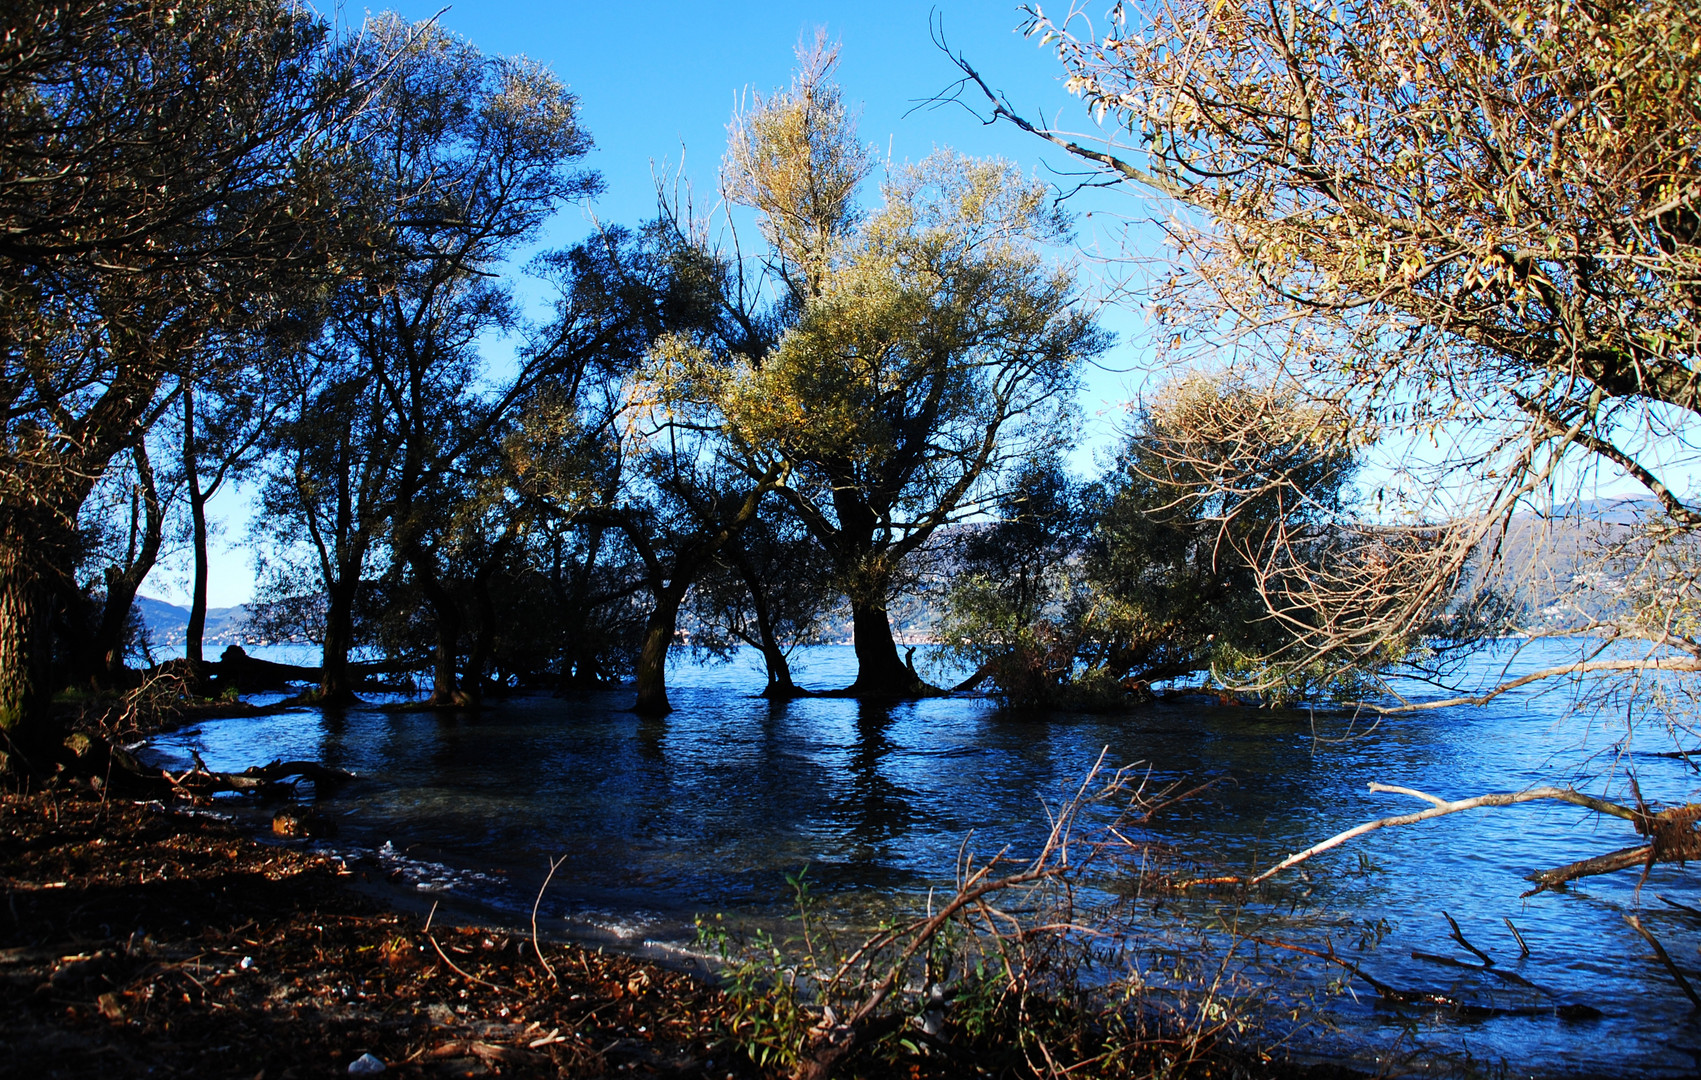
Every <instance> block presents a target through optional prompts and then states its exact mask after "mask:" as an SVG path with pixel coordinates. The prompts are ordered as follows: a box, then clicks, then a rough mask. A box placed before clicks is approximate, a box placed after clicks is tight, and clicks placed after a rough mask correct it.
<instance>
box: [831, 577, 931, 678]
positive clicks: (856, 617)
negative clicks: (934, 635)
mask: <svg viewBox="0 0 1701 1080" xmlns="http://www.w3.org/2000/svg"><path fill="white" fill-rule="evenodd" d="M851 631H852V634H853V640H854V642H855V644H856V682H854V683H852V684H851V686H850V689H849V690H848V691H847V692H848V693H849V694H850V695H851V696H853V697H861V698H874V699H879V698H913V697H919V696H921V695H923V694H925V693H927V691H928V689H929V688H928V686H927V684H926V683H923V682H922V681H921V679H920V678H918V677H917V676H916V673H915V672H914V671H912V670H911V669H910V668H909V667H908V666H907V665H906V664H905V663H904V662H903V661H902V660H900V659H898V645H897V642H896V641H894V640H893V638H892V624H891V621H890V620H889V619H888V618H887V616H886V601H885V599H884V597H881V598H879V599H875V598H873V597H870V598H868V599H866V600H852V601H851Z"/></svg>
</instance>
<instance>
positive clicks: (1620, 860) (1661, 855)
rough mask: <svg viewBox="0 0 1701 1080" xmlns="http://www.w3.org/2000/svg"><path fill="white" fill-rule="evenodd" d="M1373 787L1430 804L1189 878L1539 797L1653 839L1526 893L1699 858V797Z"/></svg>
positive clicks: (1268, 873)
mask: <svg viewBox="0 0 1701 1080" xmlns="http://www.w3.org/2000/svg"><path fill="white" fill-rule="evenodd" d="M1370 790H1371V791H1374V792H1386V793H1389V794H1394V795H1409V796H1411V797H1412V798H1415V799H1422V800H1423V801H1424V802H1427V803H1430V804H1431V805H1430V808H1429V809H1428V810H1420V811H1417V812H1416V813H1411V814H1395V815H1393V816H1391V817H1384V818H1377V819H1376V820H1375V821H1367V822H1365V823H1364V824H1362V825H1355V826H1353V827H1352V828H1350V829H1347V830H1346V831H1345V832H1339V833H1336V834H1335V835H1334V836H1331V837H1329V838H1328V839H1327V840H1324V841H1322V842H1320V843H1316V844H1313V845H1311V846H1310V847H1308V848H1306V849H1305V850H1304V851H1299V852H1295V853H1294V854H1292V855H1289V856H1288V857H1287V858H1285V859H1283V860H1282V861H1281V862H1279V863H1277V864H1276V865H1274V866H1272V867H1270V868H1269V869H1267V870H1265V871H1263V872H1262V873H1259V874H1256V875H1254V876H1252V877H1250V878H1243V877H1235V876H1224V877H1212V878H1201V879H1198V880H1196V881H1192V882H1187V883H1185V884H1186V885H1207V884H1213V885H1217V884H1223V885H1226V884H1233V885H1248V886H1250V885H1258V884H1261V883H1263V882H1265V881H1268V880H1269V879H1270V878H1272V877H1274V876H1275V875H1277V874H1279V873H1281V872H1282V871H1283V870H1287V869H1289V868H1291V867H1294V866H1297V865H1299V864H1300V863H1302V862H1304V861H1306V860H1307V859H1309V858H1311V857H1312V856H1314V855H1320V854H1322V853H1323V852H1325V851H1328V850H1330V849H1332V848H1337V847H1340V846H1341V845H1342V844H1344V843H1346V842H1347V841H1349V840H1355V839H1357V838H1358V837H1360V836H1364V835H1366V834H1367V833H1372V832H1375V831H1376V830H1378V829H1386V828H1389V827H1391V826H1395V825H1414V824H1416V823H1417V822H1420V821H1428V820H1430V819H1431V818H1438V817H1445V816H1446V815H1448V814H1457V813H1460V812H1461V811H1464V810H1476V809H1480V808H1483V807H1500V806H1516V805H1518V804H1519V803H1527V802H1537V801H1540V800H1553V801H1557V802H1566V803H1571V804H1572V805H1573V806H1581V807H1583V808H1585V809H1587V810H1593V811H1594V812H1596V813H1598V814H1606V815H1608V816H1610V817H1616V818H1622V819H1624V820H1625V821H1628V822H1630V823H1631V824H1632V825H1633V826H1634V827H1635V829H1636V831H1637V832H1638V833H1641V834H1642V835H1644V836H1647V837H1648V838H1649V839H1650V841H1651V842H1650V843H1647V844H1640V845H1637V846H1636V847H1629V848H1623V849H1621V850H1618V851H1614V852H1610V853H1608V854H1606V855H1596V856H1594V857H1592V858H1588V859H1583V860H1580V861H1578V862H1574V863H1570V864H1567V865H1565V866H1561V867H1557V868H1555V869H1552V870H1542V871H1538V872H1536V873H1533V874H1531V875H1529V880H1531V881H1534V882H1535V883H1536V887H1535V888H1534V889H1531V890H1529V891H1528V892H1526V893H1524V894H1523V895H1524V896H1532V895H1534V894H1535V893H1539V892H1542V891H1544V890H1547V889H1557V888H1561V887H1563V886H1564V884H1565V883H1566V882H1568V881H1574V880H1576V879H1577V878H1581V877H1589V876H1592V875H1596V874H1609V873H1613V872H1614V871H1618V870H1629V869H1632V868H1634V867H1638V866H1640V867H1642V869H1643V879H1644V880H1646V878H1647V874H1648V871H1649V870H1651V869H1652V868H1653V867H1654V865H1655V864H1656V863H1667V862H1687V861H1688V860H1689V859H1695V858H1701V833H1698V832H1696V830H1695V824H1696V822H1697V821H1698V820H1701V804H1698V803H1688V804H1685V805H1682V806H1673V807H1668V808H1666V809H1665V810H1660V811H1657V812H1655V811H1650V810H1649V809H1648V808H1647V807H1646V806H1643V805H1638V806H1635V807H1631V806H1624V805H1621V804H1619V803H1615V802H1612V801H1610V800H1607V799H1603V798H1600V797H1599V796H1595V795H1588V794H1585V793H1584V792H1581V791H1577V790H1576V789H1574V788H1558V787H1545V786H1544V787H1533V788H1526V789H1525V790H1523V791H1510V792H1502V793H1496V794H1491V795H1478V796H1476V797H1475V798H1470V799H1458V800H1455V801H1452V802H1449V801H1447V800H1446V799H1442V798H1438V797H1437V796H1434V795H1430V794H1428V793H1427V792H1423V791H1418V790H1416V789H1414V788H1408V787H1398V786H1395V785H1393V784H1378V783H1372V784H1370ZM1637 799H1638V802H1639V803H1640V800H1641V795H1640V792H1638V793H1637ZM1638 888H1640V885H1638ZM1473 951H1474V950H1473Z"/></svg>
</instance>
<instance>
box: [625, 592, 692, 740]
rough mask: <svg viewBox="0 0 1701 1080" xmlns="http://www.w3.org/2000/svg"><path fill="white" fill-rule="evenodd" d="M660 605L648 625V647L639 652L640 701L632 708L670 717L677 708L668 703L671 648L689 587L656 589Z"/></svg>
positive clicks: (645, 629)
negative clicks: (668, 663) (668, 654)
mask: <svg viewBox="0 0 1701 1080" xmlns="http://www.w3.org/2000/svg"><path fill="white" fill-rule="evenodd" d="M655 597H656V606H655V607H654V608H652V609H651V610H650V618H649V620H648V622H646V623H645V624H644V647H643V649H642V650H641V651H640V652H639V653H638V701H637V703H636V704H635V705H633V706H632V711H634V712H636V713H638V714H639V715H640V716H666V715H667V714H668V713H670V712H672V711H673V706H672V705H669V704H668V703H667V651H668V649H669V648H670V647H671V646H672V645H673V634H674V630H675V628H676V627H677V626H678V623H679V603H680V601H681V600H682V599H684V597H685V590H684V588H682V587H679V586H677V585H674V586H669V587H667V588H663V589H657V590H656V591H655Z"/></svg>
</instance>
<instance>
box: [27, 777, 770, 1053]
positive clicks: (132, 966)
mask: <svg viewBox="0 0 1701 1080" xmlns="http://www.w3.org/2000/svg"><path fill="white" fill-rule="evenodd" d="M0 874H3V875H4V881H5V887H6V892H7V896H6V906H5V908H4V909H0V995H3V998H4V1000H3V1001H0V1016H3V1017H4V1018H5V1019H4V1020H3V1021H0V1045H4V1047H5V1050H4V1054H5V1056H6V1060H5V1061H4V1063H3V1064H0V1073H7V1074H9V1075H15V1076H41V1077H100V1078H103V1080H106V1078H111V1077H114V1076H144V1075H146V1076H156V1077H171V1076H205V1077H244V1078H264V1080H285V1078H290V1077H298V1078H303V1080H305V1078H307V1077H322V1076H332V1075H340V1076H347V1075H349V1073H348V1066H349V1064H350V1063H351V1062H353V1061H354V1060H355V1059H357V1058H359V1057H360V1056H361V1055H362V1054H367V1053H370V1054H373V1055H375V1056H376V1057H378V1058H380V1059H381V1060H383V1061H384V1062H385V1063H386V1064H387V1066H388V1069H387V1070H386V1072H385V1073H384V1074H383V1075H385V1076H479V1075H490V1074H501V1075H505V1076H520V1077H531V1076H551V1077H554V1076H568V1077H577V1076H604V1075H611V1076H615V1075H666V1076H679V1077H685V1076H714V1077H717V1078H719V1077H724V1076H727V1075H729V1074H734V1075H739V1076H744V1075H754V1069H753V1068H752V1067H751V1065H750V1063H749V1060H748V1059H747V1058H743V1057H742V1056H741V1055H739V1054H737V1053H736V1051H735V1048H733V1047H731V1046H730V1045H723V1044H721V1043H720V1042H718V1041H717V1038H718V1037H717V1036H716V1034H715V1032H716V1031H718V1030H722V1027H721V1025H720V1023H719V1022H720V1020H721V1018H722V1016H723V1015H724V1014H723V1012H722V1008H723V1005H724V999H723V998H722V996H721V995H720V994H719V993H718V992H716V991H715V990H713V989H712V988H710V987H707V986H705V985H704V984H702V983H701V982H698V981H697V980H694V979H692V978H691V977H689V976H686V975H683V974H680V973H677V972H670V971H666V970H663V969H661V968H658V967H655V966H653V965H648V964H645V963H642V962H640V961H637V960H633V959H631V958H628V957H624V956H619V955H605V954H602V953H599V952H596V951H592V950H589V949H584V948H580V947H577V946H572V945H563V944H551V943H549V942H544V943H543V945H542V948H543V953H544V956H545V957H547V958H548V961H549V964H550V966H552V967H553V968H554V974H553V975H551V973H550V972H549V971H548V970H547V969H546V968H545V966H544V964H543V963H542V962H540V960H539V958H538V955H537V954H536V952H535V951H534V947H533V943H532V941H531V940H530V938H529V937H523V936H516V935H514V934H512V933H511V932H503V931H498V930H489V929H481V928H476V927H461V928H449V927H444V926H441V925H439V926H437V927H435V928H434V929H432V930H431V931H430V932H427V931H426V930H425V928H424V927H423V926H422V925H421V920H420V919H419V918H418V917H416V916H408V915H400V914H396V913H393V912H386V911H383V910H380V909H378V908H377V907H376V905H375V904H374V903H373V902H372V901H370V900H367V899H365V898H363V897H361V896H358V895H356V894H355V893H354V892H353V891H352V890H350V889H349V888H347V887H346V885H347V884H348V877H349V875H350V872H349V871H348V870H346V869H345V868H344V867H343V866H342V864H341V863H339V862H338V861H337V860H335V859H333V858H330V857H327V856H324V855H317V854H311V853H307V852H303V851H299V850H294V849H291V848H285V847H279V846H273V845H268V844H262V843H259V842H257V841H255V840H253V839H251V838H249V837H248V836H246V835H245V834H244V833H243V832H242V831H241V830H240V829H239V828H238V827H237V826H235V825H233V824H230V823H228V822H225V821H222V820H219V819H216V818H213V817H209V816H206V815H204V814H200V815H198V814H194V813H193V812H185V811H184V810H182V809H175V808H168V807H164V806H161V805H160V804H157V803H153V804H150V803H141V804H138V803H134V802H128V801H121V800H118V799H116V798H114V799H112V800H109V801H103V800H101V799H100V798H98V797H95V796H91V795H88V794H86V793H81V794H68V793H64V792H60V793H57V794H55V793H47V794H36V795H31V796H16V795H14V796H6V797H4V798H3V799H0Z"/></svg>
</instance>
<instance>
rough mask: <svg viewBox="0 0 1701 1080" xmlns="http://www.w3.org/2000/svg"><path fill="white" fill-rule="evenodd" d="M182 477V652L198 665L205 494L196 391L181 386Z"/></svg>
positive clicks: (203, 625)
mask: <svg viewBox="0 0 1701 1080" xmlns="http://www.w3.org/2000/svg"><path fill="white" fill-rule="evenodd" d="M183 480H184V483H185V485H186V486H187V488H188V491H187V494H188V497H189V521H190V525H191V532H192V534H193V538H194V546H195V568H194V579H195V583H194V587H193V589H192V590H191V592H190V596H189V625H188V626H187V627H185V628H184V630H183V655H184V656H186V657H188V658H189V661H190V662H191V663H193V664H196V665H199V664H200V663H201V662H202V660H203V659H204V657H203V656H202V639H204V638H205V637H206V635H207V495H206V493H205V492H203V491H202V490H201V473H200V462H199V460H198V455H197V454H196V452H195V391H194V389H193V387H191V386H190V385H189V384H188V383H187V381H186V382H185V383H184V386H183Z"/></svg>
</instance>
